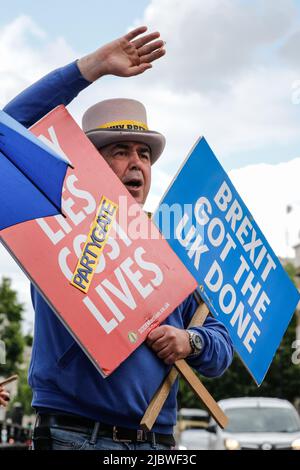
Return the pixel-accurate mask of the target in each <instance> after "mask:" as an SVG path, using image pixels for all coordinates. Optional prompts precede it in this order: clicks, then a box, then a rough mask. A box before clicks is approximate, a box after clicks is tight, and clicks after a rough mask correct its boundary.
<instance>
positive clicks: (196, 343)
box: [186, 330, 204, 357]
mask: <svg viewBox="0 0 300 470" xmlns="http://www.w3.org/2000/svg"><path fill="white" fill-rule="evenodd" d="M186 331H187V332H188V335H189V340H190V345H191V348H192V352H191V354H190V355H189V357H192V356H197V355H198V354H200V352H201V351H202V349H203V346H204V344H203V339H202V336H201V335H200V333H196V332H195V331H192V330H186Z"/></svg>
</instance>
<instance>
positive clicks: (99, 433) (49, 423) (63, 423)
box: [35, 413, 175, 447]
mask: <svg viewBox="0 0 300 470" xmlns="http://www.w3.org/2000/svg"><path fill="white" fill-rule="evenodd" d="M41 427H55V428H61V429H65V430H68V431H74V432H80V433H82V434H88V435H92V436H93V438H96V437H109V438H111V439H112V440H113V441H115V442H128V443H130V442H152V443H153V442H156V443H158V444H163V445H167V446H170V447H173V446H175V439H174V436H173V435H172V434H161V433H156V432H155V433H154V432H147V431H144V430H143V429H129V428H124V427H121V426H113V425H110V424H106V423H98V422H96V421H93V420H91V419H88V418H83V417H81V416H76V415H64V414H40V413H38V414H37V419H36V424H35V428H41ZM95 431H96V435H95Z"/></svg>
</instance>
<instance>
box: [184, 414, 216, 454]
mask: <svg viewBox="0 0 300 470" xmlns="http://www.w3.org/2000/svg"><path fill="white" fill-rule="evenodd" d="M208 422H209V414H208V413H207V411H205V410H200V409H196V408H181V410H179V413H178V423H177V434H176V437H177V439H176V441H177V449H179V450H187V449H191V450H198V449H199V450H203V449H207V445H208V441H209V438H210V434H209V433H208V432H207V431H206V429H207V426H208Z"/></svg>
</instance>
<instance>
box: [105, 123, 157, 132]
mask: <svg viewBox="0 0 300 470" xmlns="http://www.w3.org/2000/svg"><path fill="white" fill-rule="evenodd" d="M97 129H120V130H124V129H125V130H128V131H147V130H148V126H147V124H145V123H144V122H139V121H113V122H106V123H105V124H101V126H98V127H97Z"/></svg>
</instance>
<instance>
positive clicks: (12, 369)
mask: <svg viewBox="0 0 300 470" xmlns="http://www.w3.org/2000/svg"><path fill="white" fill-rule="evenodd" d="M23 310H24V307H23V304H21V303H20V302H19V301H18V298H17V293H16V292H15V291H14V290H13V289H12V288H11V280H10V279H9V278H7V277H3V278H2V280H1V283H0V338H1V339H2V340H3V341H4V343H5V349H6V363H5V364H1V365H0V374H1V375H11V374H15V373H17V372H18V370H19V367H20V365H21V364H22V361H23V351H24V346H25V341H24V337H23V335H22V313H23Z"/></svg>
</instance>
